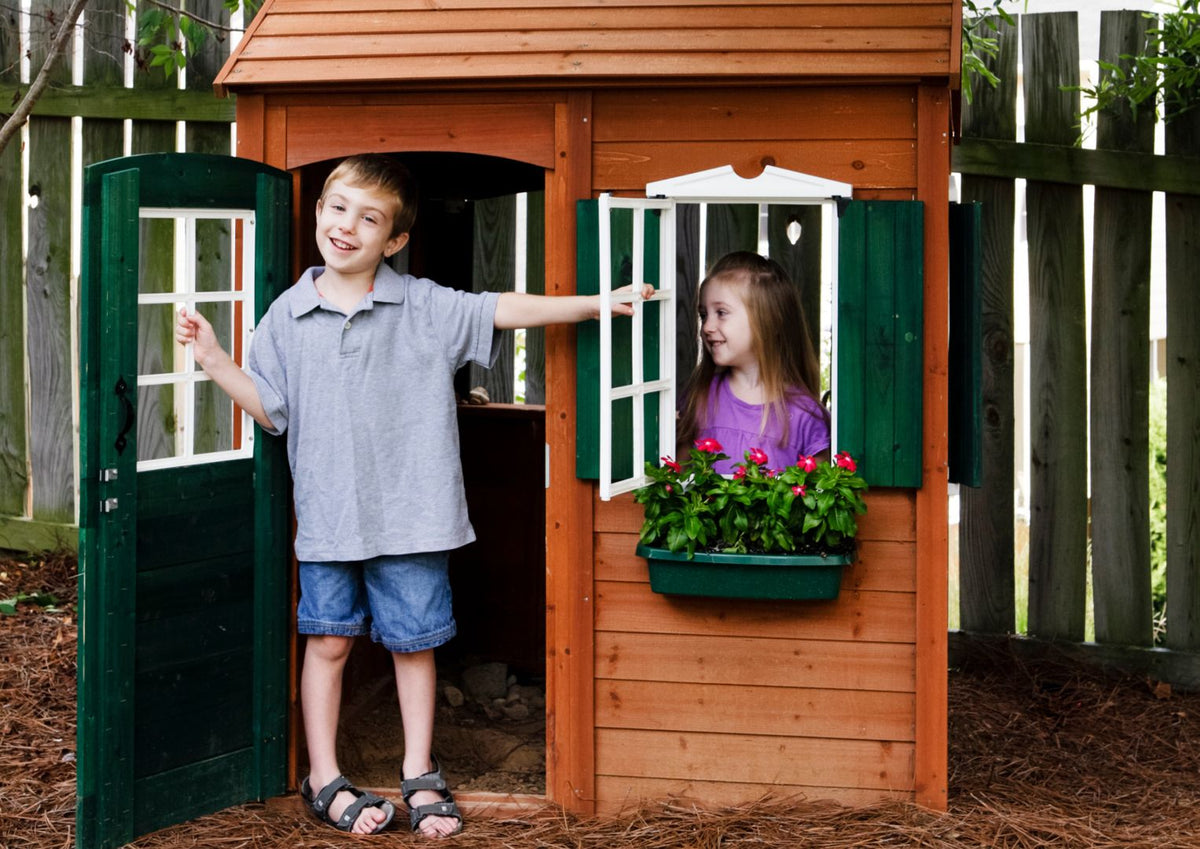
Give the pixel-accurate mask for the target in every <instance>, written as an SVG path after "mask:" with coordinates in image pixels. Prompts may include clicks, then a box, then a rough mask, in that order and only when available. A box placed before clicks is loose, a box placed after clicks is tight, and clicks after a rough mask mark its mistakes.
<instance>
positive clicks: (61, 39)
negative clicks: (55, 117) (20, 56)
mask: <svg viewBox="0 0 1200 849" xmlns="http://www.w3.org/2000/svg"><path fill="white" fill-rule="evenodd" d="M87 2H88V0H71V6H70V8H69V9H67V14H66V16H65V17H64V18H63V21H62V25H61V26H59V28H58V32H56V33H55V34H54V40H53V41H51V42H50V50H49V52H47V53H46V58H45V59H43V60H42V67H41V70H39V71H38V75H37V77H36V78H35V79H34V81H33V83H32V84H31V85H30V86H29V89H28V90H27V91H26V92H25V95H24V97H22V98H21V102H20V103H18V104H17V108H16V109H15V110H13V113H12V114H11V115H9V116H8V119H7V120H6V121H5V122H4V126H3V127H0V153H3V152H4V149H5V148H6V147H8V143H9V141H10V140H11V139H12V137H13V136H15V135H16V134H17V132H18V131H19V130H20V129H21V125H22V124H24V123H25V120H26V119H27V118H28V117H29V113H31V112H32V111H33V104H35V103H37V99H38V98H39V97H41V96H42V92H43V91H45V90H46V86H48V85H49V84H50V75H51V74H52V73H53V72H54V66H55V65H57V64H58V61H59V59H61V58H62V56H63V54H65V53H66V52H67V45H68V44H69V43H70V41H71V36H72V35H74V32H75V22H76V21H78V20H79V13H80V12H82V11H83V7H84V6H86V5H87Z"/></svg>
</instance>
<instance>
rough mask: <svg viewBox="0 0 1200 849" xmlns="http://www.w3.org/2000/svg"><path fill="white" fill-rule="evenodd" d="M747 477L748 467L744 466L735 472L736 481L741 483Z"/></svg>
mask: <svg viewBox="0 0 1200 849" xmlns="http://www.w3.org/2000/svg"><path fill="white" fill-rule="evenodd" d="M745 476H746V467H745V466H744V465H741V466H738V467H737V468H736V469H734V470H733V479H734V480H735V481H740V480H741V479H742V478H744V477H745Z"/></svg>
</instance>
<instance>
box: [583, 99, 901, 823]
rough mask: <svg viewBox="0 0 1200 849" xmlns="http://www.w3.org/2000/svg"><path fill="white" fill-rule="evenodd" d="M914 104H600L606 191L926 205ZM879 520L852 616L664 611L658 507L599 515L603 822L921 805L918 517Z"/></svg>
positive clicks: (848, 585) (881, 506) (839, 612)
mask: <svg viewBox="0 0 1200 849" xmlns="http://www.w3.org/2000/svg"><path fill="white" fill-rule="evenodd" d="M915 101H916V88H915V87H914V86H893V87H887V86H858V87H854V86H845V87H839V86H833V87H820V88H816V87H813V88H788V89H773V90H762V89H757V90H756V89H749V88H731V89H716V90H713V89H708V90H698V89H697V90H692V89H689V90H675V91H664V90H658V91H653V90H652V91H633V90H629V91H625V90H600V91H597V92H596V93H595V94H594V96H593V121H592V128H593V129H592V131H593V148H592V149H593V173H594V177H593V183H594V188H595V191H616V192H627V193H639V192H644V187H645V184H646V182H648V181H650V180H656V179H661V178H664V177H669V176H673V175H677V174H681V173H687V172H690V171H698V170H702V169H705V168H712V167H715V166H717V165H722V164H726V163H731V164H733V165H734V167H735V169H737V170H738V172H739V173H741V174H742V175H743V176H747V177H749V176H754V175H756V174H758V173H759V171H760V170H761V168H762V166H763V165H766V164H773V165H777V166H779V167H782V168H788V169H793V170H797V171H803V172H806V173H811V174H815V175H818V176H821V177H827V178H831V179H838V180H845V181H847V182H851V183H853V184H854V186H855V197H859V196H860V193H861V196H862V197H891V198H911V197H913V196H914V193H915V191H916V184H917V153H916V150H915V136H916V129H915V125H916V116H917V106H916V102H915ZM868 503H869V505H870V506H869V510H868V513H867V516H866V517H864V521H863V523H862V526H861V527H862V530H861V539H862V545H861V548H860V557H859V559H858V562H857V563H856V564H855V566H854V567H853V568H852V569H850V570H848V572H847V574H846V575H845V576H844V578H843V584H842V592H841V595H840V597H839V599H838V600H837V601H835V602H815V603H810V602H800V603H776V602H765V603H764V602H733V603H731V602H728V601H724V600H715V599H707V600H706V599H684V598H669V597H666V596H661V595H657V594H655V593H653V592H652V591H651V590H650V587H649V583H648V578H647V573H646V566H645V561H643V560H642V559H640V558H638V557H636V556H635V555H634V553H633V550H634V546H635V544H636V539H637V530H638V528H639V527H640V525H641V508H640V506H639V505H637V504H635V503H634V502H633V501H632V498H631V497H628V496H626V497H623V498H619V499H614V500H613V501H612V502H608V503H605V502H600V501H599V500H596V501H595V512H594V520H593V521H594V531H595V535H594V542H595V602H596V617H595V627H596V633H595V645H594V651H595V676H596V688H595V717H596V738H595V739H596V787H595V792H596V809H597V810H598V811H615V810H619V809H621V808H622V807H624V806H627V805H632V804H634V803H636V801H637V800H638V799H639V798H661V797H664V796H667V795H670V794H682V795H685V796H691V797H693V798H696V799H700V800H707V801H710V802H711V801H712V800H714V799H720V800H722V801H723V802H724V801H728V802H735V801H749V800H753V799H756V798H759V797H760V796H761V795H762V794H764V793H767V792H771V793H776V794H782V795H791V794H804V795H806V796H808V797H810V798H835V799H838V800H840V801H842V802H844V803H848V804H861V803H867V802H871V801H876V800H879V799H883V798H892V797H902V798H913V790H914V785H913V781H914V778H913V776H914V769H915V760H916V742H915V741H916V689H917V683H916V678H917V672H916V656H915V655H916V652H915V639H916V637H915V634H916V630H917V623H916V561H917V547H916V521H917V520H916V499H915V497H914V495H913V493H912V492H909V491H901V490H881V491H878V492H872V493H871V494H870V495H869V501H868Z"/></svg>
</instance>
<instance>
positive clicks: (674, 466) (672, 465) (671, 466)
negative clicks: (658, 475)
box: [659, 457, 683, 474]
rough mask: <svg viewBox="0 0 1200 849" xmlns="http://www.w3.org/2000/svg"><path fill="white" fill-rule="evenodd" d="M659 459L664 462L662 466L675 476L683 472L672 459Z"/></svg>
mask: <svg viewBox="0 0 1200 849" xmlns="http://www.w3.org/2000/svg"><path fill="white" fill-rule="evenodd" d="M659 459H661V460H662V464H663V465H664V466H666V467H667V468H668V469H670V470H671V471H672V472H674V473H675V474H679V473H680V472H682V471H683V469H681V468H680V467H679V464H678V463H676V462H675V461H674V460H672V459H671V458H670V457H660V458H659Z"/></svg>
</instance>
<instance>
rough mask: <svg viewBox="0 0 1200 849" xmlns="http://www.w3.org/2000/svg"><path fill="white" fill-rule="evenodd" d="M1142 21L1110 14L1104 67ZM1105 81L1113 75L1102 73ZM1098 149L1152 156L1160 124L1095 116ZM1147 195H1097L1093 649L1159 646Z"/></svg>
mask: <svg viewBox="0 0 1200 849" xmlns="http://www.w3.org/2000/svg"><path fill="white" fill-rule="evenodd" d="M1149 28H1150V21H1149V20H1148V19H1147V18H1146V17H1145V15H1144V14H1143V13H1141V12H1104V13H1102V15H1101V18H1100V57H1099V58H1100V61H1101V62H1110V63H1113V64H1116V65H1118V66H1123V67H1124V68H1125V69H1126V70H1128V65H1129V64H1130V63H1128V62H1122V61H1121V58H1120V57H1121V56H1122V54H1126V55H1127V54H1130V53H1133V52H1135V51H1137V50H1138V49H1139V48H1140V47H1141V46H1142V44H1143V43H1144V42H1145V36H1146V30H1147V29H1149ZM1101 73H1102V76H1101V79H1103V78H1104V77H1105V76H1108V75H1110V74H1111V72H1109V71H1106V70H1104V71H1102V72H1101ZM1096 145H1097V147H1102V148H1106V149H1110V150H1135V151H1142V152H1151V151H1153V149H1154V115H1153V113H1152V112H1150V111H1149V110H1146V109H1142V110H1141V111H1140V112H1139V113H1138V114H1137V116H1136V117H1135V116H1134V115H1133V114H1132V113H1131V112H1130V110H1129V109H1128V108H1127V107H1126V108H1123V109H1122V110H1121V111H1120V112H1114V111H1109V110H1106V111H1105V112H1103V113H1101V114H1100V115H1099V116H1098V121H1097V135H1096ZM1152 200H1153V197H1152V195H1151V194H1150V193H1149V192H1136V191H1130V190H1128V189H1112V188H1106V187H1104V186H1097V187H1096V194H1095V213H1094V214H1095V222H1094V228H1095V230H1094V234H1095V235H1094V238H1093V240H1092V244H1093V254H1092V333H1091V340H1092V352H1091V356H1092V374H1091V413H1092V414H1091V444H1092V445H1093V446H1095V450H1093V451H1092V453H1091V470H1092V512H1091V516H1092V522H1091V532H1092V586H1093V599H1094V601H1093V603H1094V609H1095V616H1096V641H1097V642H1101V643H1117V644H1120V645H1128V646H1150V645H1153V643H1154V621H1153V606H1152V602H1151V597H1150V484H1149V477H1148V469H1149V420H1150V387H1149V380H1148V379H1147V375H1149V373H1150V336H1149V333H1147V328H1148V327H1149V326H1150V219H1151V214H1152V206H1151V204H1152Z"/></svg>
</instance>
